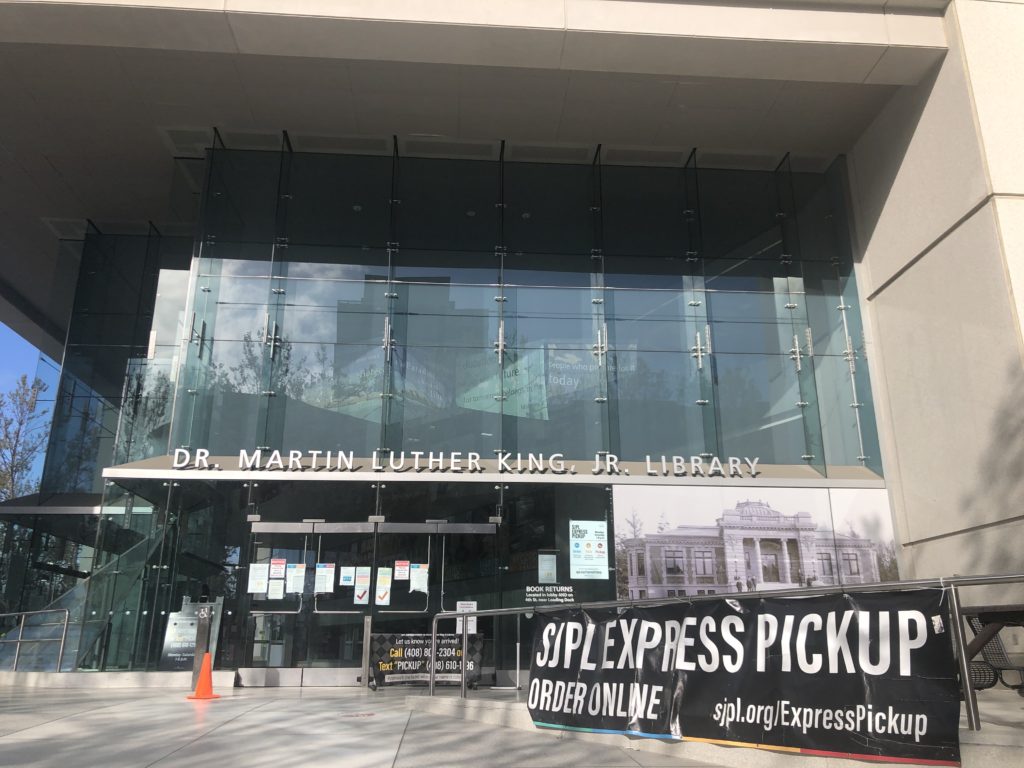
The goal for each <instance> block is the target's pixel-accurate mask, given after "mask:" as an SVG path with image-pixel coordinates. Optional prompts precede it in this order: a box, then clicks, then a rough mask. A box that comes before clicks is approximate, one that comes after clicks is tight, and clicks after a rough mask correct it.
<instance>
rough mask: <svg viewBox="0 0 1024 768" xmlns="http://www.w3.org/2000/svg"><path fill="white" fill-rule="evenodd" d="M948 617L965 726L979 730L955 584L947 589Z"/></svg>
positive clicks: (958, 595)
mask: <svg viewBox="0 0 1024 768" xmlns="http://www.w3.org/2000/svg"><path fill="white" fill-rule="evenodd" d="M949 614H950V615H949V618H950V621H952V623H953V626H952V630H953V645H954V646H955V648H956V658H957V661H958V662H959V664H960V688H961V689H962V690H963V693H964V709H966V710H967V728H968V729H969V730H972V731H980V730H981V723H980V722H979V720H980V718H979V717H978V696H977V694H976V693H975V691H974V686H973V685H972V684H971V660H970V659H969V658H967V638H966V637H965V636H964V619H963V616H961V615H960V590H959V588H957V587H956V586H955V585H954V586H952V587H950V589H949Z"/></svg>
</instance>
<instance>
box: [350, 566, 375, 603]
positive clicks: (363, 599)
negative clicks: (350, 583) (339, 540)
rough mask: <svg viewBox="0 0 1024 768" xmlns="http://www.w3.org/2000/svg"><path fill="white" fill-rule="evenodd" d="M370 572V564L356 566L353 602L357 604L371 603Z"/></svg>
mask: <svg viewBox="0 0 1024 768" xmlns="http://www.w3.org/2000/svg"><path fill="white" fill-rule="evenodd" d="M370 573H371V571H370V567H369V566H365V567H364V566H359V567H358V568H356V584H355V587H356V588H355V591H354V592H353V593H352V602H353V603H355V604H356V605H369V604H370Z"/></svg>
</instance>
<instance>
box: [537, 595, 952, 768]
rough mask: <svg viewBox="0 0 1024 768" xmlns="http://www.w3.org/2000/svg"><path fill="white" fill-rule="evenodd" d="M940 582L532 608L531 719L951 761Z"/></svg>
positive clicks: (856, 755)
mask: <svg viewBox="0 0 1024 768" xmlns="http://www.w3.org/2000/svg"><path fill="white" fill-rule="evenodd" d="M948 610H949V602H948V596H947V595H945V594H944V593H943V591H942V590H938V589H930V590H906V591H899V592H884V593H883V592H876V593H856V592H848V593H845V594H835V595H816V596H808V597H796V598H793V597H790V598H783V597H778V598H772V597H767V596H766V597H763V598H758V597H755V598H747V599H725V598H723V599H720V600H710V601H707V602H699V603H689V604H686V603H676V604H672V605H663V606H657V607H634V608H630V609H628V610H626V611H624V612H622V613H619V614H613V615H611V616H609V615H608V613H607V612H606V611H597V612H594V613H590V612H587V611H584V610H580V609H576V608H565V609H562V610H560V611H552V612H544V613H538V614H536V616H535V617H534V621H535V622H536V623H535V625H534V626H535V630H534V639H533V652H532V655H531V660H530V685H529V690H528V694H527V706H528V708H529V710H530V716H531V717H532V718H533V721H534V724H535V725H538V726H540V727H546V728H556V729H565V730H584V731H597V732H600V733H622V734H628V735H632V736H643V737H649V738H657V739H666V738H674V739H683V740H687V739H689V740H694V741H701V742H710V743H717V744H727V745H730V746H737V747H753V748H757V749H778V750H780V751H783V752H785V753H786V754H793V753H803V754H811V755H817V756H820V757H833V758H846V759H861V760H871V761H881V762H901V763H922V764H928V765H950V766H955V765H959V764H960V747H959V721H960V691H959V683H958V679H957V665H956V662H955V660H954V658H953V648H952V643H951V642H950V636H949V632H948V631H947V629H946V620H945V619H946V617H947V616H948Z"/></svg>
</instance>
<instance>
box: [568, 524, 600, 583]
mask: <svg viewBox="0 0 1024 768" xmlns="http://www.w3.org/2000/svg"><path fill="white" fill-rule="evenodd" d="M569 578H570V579H607V578H608V523H606V522H605V521H604V520H570V521H569Z"/></svg>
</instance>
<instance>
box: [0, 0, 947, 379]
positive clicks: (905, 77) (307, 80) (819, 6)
mask: <svg viewBox="0 0 1024 768" xmlns="http://www.w3.org/2000/svg"><path fill="white" fill-rule="evenodd" d="M943 6H944V3H942V2H937V1H935V0H906V1H905V2H903V3H901V4H899V5H897V4H894V3H892V2H888V3H884V2H882V1H881V0H863V1H860V2H841V1H836V0H833V1H832V2H817V3H801V2H788V3H786V4H784V5H783V6H781V7H777V6H768V5H765V4H760V3H746V4H744V5H736V4H732V5H730V4H698V3H675V2H633V1H632V0H564V1H563V0H507V1H506V2H500V3H499V2H480V1H479V0H389V1H388V2H383V1H374V0H301V1H299V0H296V1H294V2H288V3H285V2H283V0H276V2H275V1H272V0H216V1H214V0H149V1H148V2H117V1H116V0H108V1H107V2H106V3H91V2H81V1H80V0H68V1H67V2H4V1H3V0H0V104H2V105H3V108H2V109H0V179H2V183H0V321H3V322H6V323H8V324H9V325H12V326H13V327H15V328H16V330H18V331H19V332H20V333H21V334H22V335H23V336H25V337H26V338H28V339H29V340H30V341H32V342H33V343H34V344H36V345H37V346H39V347H41V348H42V349H43V350H44V351H45V352H47V354H49V355H51V356H54V357H57V358H58V359H59V356H60V353H61V350H62V347H63V342H64V333H65V329H66V324H67V316H68V313H69V311H70V302H71V297H72V294H73V286H74V280H75V277H76V274H77V258H76V254H75V248H74V247H73V246H71V247H67V248H63V249H61V248H60V247H59V245H58V244H59V242H60V239H61V238H70V239H72V240H74V239H75V238H80V237H81V235H82V233H83V231H84V222H85V220H86V219H87V218H89V219H92V220H93V221H95V222H96V223H97V224H98V225H99V226H100V227H101V229H105V230H109V231H113V232H119V231H121V232H123V231H136V232H138V231H141V232H144V231H146V227H147V222H148V221H152V222H154V223H156V224H157V226H158V227H159V228H160V229H161V230H162V231H163V232H165V233H178V232H183V233H187V232H189V231H190V229H191V216H192V213H191V209H190V208H189V205H188V203H189V202H190V201H194V199H195V198H196V196H197V195H198V192H199V186H200V183H201V179H200V177H201V173H197V172H196V171H195V169H196V167H197V166H199V165H200V163H198V162H194V163H192V164H191V166H189V164H188V163H186V162H185V161H182V160H180V158H182V157H185V158H196V157H200V158H201V157H202V153H203V147H204V146H207V145H208V144H209V138H210V135H211V131H210V128H211V127H212V126H214V125H216V126H218V127H219V128H220V129H221V132H222V134H223V136H224V137H225V140H226V141H227V143H228V146H230V147H244V148H263V149H270V148H274V147H276V146H279V144H280V131H281V130H282V129H287V130H288V131H289V133H290V134H291V136H292V140H293V144H294V146H295V148H296V149H297V150H301V151H332V152H381V153H387V152H390V149H391V146H390V136H391V135H392V134H397V135H398V136H399V138H400V144H401V150H402V152H403V153H407V154H428V155H433V156H442V155H447V156H462V157H471V158H481V159H486V158H493V157H496V154H497V146H498V140H501V139H505V140H507V141H508V151H507V152H506V158H507V159H510V160H546V161H555V162H574V161H575V162H587V161H589V159H590V158H591V157H592V155H593V148H594V146H595V145H596V144H598V143H600V144H603V146H604V148H605V155H604V156H605V158H606V161H607V162H609V163H625V164H651V165H672V164H677V163H681V162H682V161H683V159H685V157H686V154H687V153H688V151H689V149H690V148H691V147H694V146H696V147H698V149H699V155H698V157H699V161H700V162H701V164H702V165H704V166H740V167H752V168H758V167H773V166H774V164H775V163H776V162H777V161H778V159H779V158H780V157H781V156H782V155H783V154H785V153H786V152H793V157H794V161H795V163H796V164H797V167H801V168H808V169H818V170H820V169H822V168H824V167H825V166H826V165H827V164H828V163H829V162H831V160H833V159H834V158H835V157H836V156H837V155H838V154H841V153H843V152H845V151H846V150H847V149H848V148H849V147H850V146H851V145H852V144H853V142H854V141H855V139H856V138H857V137H858V136H859V135H860V133H861V132H862V131H863V129H864V128H865V127H866V126H867V125H868V124H869V123H870V121H871V120H872V119H873V118H874V117H875V115H877V114H878V112H879V111H880V110H881V108H882V106H883V105H884V104H885V103H886V102H887V101H888V99H889V98H890V97H891V95H892V94H893V93H894V91H895V90H896V89H897V88H899V87H901V86H905V85H912V84H915V83H917V82H919V81H920V80H921V79H922V78H923V77H924V76H925V75H926V73H927V72H928V70H929V68H930V67H932V66H933V65H934V64H935V63H936V62H938V61H939V60H940V59H941V58H942V56H943V55H944V52H945V49H946V42H945V28H944V21H943V18H942V15H941V14H942V8H943ZM282 9H287V13H282V12H281V10H282ZM175 158H178V160H176V159H175ZM172 192H174V193H181V194H172ZM182 201H184V203H183V202H182Z"/></svg>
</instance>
